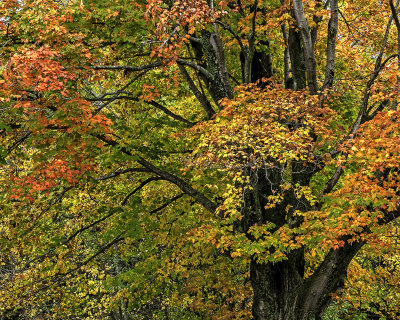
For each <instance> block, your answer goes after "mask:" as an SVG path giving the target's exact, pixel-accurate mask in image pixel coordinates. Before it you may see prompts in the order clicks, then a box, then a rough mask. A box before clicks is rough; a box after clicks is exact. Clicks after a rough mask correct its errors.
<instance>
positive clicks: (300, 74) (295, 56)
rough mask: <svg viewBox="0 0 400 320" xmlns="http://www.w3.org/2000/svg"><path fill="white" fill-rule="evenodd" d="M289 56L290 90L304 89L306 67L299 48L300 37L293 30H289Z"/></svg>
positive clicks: (305, 84) (301, 50)
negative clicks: (290, 70) (290, 71)
mask: <svg viewBox="0 0 400 320" xmlns="http://www.w3.org/2000/svg"><path fill="white" fill-rule="evenodd" d="M289 56H290V64H291V67H292V76H293V88H292V89H294V90H301V89H304V88H305V87H306V86H307V82H306V65H305V62H304V55H303V49H302V47H301V37H300V34H299V33H298V32H297V31H296V30H295V29H294V28H290V29H289Z"/></svg>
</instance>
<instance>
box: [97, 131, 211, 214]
mask: <svg viewBox="0 0 400 320" xmlns="http://www.w3.org/2000/svg"><path fill="white" fill-rule="evenodd" d="M96 137H97V138H98V139H99V140H101V141H103V142H105V143H106V144H108V145H110V146H119V144H118V142H117V141H115V140H111V139H109V138H107V137H106V136H104V135H96ZM120 150H121V152H123V153H125V154H126V155H129V156H133V154H132V153H131V152H130V151H129V150H127V149H126V148H124V147H120ZM138 163H139V164H140V165H142V166H143V167H145V168H147V169H149V170H150V171H152V172H154V173H155V174H157V175H159V176H160V177H161V178H163V179H164V180H167V181H169V182H171V183H173V184H175V185H176V186H177V187H179V188H180V189H181V190H182V191H183V192H184V193H186V194H187V195H189V196H191V197H192V198H193V199H194V200H196V201H197V202H198V203H200V204H201V205H202V206H203V207H204V208H205V209H207V210H208V211H210V212H215V210H216V209H217V208H218V205H217V204H215V203H214V202H212V201H211V200H210V199H208V198H207V197H206V196H205V195H204V194H202V193H201V192H200V191H198V190H196V189H194V188H193V187H192V186H191V185H189V184H188V183H187V182H185V181H184V180H182V179H181V178H179V177H177V176H175V175H174V174H172V173H169V172H167V171H164V170H162V169H161V168H158V167H157V166H155V165H153V164H151V163H150V162H148V161H147V160H145V159H143V158H142V157H139V160H138Z"/></svg>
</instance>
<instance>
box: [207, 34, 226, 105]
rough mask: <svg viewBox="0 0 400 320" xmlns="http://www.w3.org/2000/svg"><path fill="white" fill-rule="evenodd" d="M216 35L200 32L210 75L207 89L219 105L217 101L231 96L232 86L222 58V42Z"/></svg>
mask: <svg viewBox="0 0 400 320" xmlns="http://www.w3.org/2000/svg"><path fill="white" fill-rule="evenodd" d="M218 38H219V37H218V35H217V34H215V33H211V32H209V31H203V33H202V39H201V44H202V49H203V52H204V55H205V57H206V60H207V70H208V72H210V74H211V75H212V79H211V81H209V82H208V86H207V89H208V91H209V92H210V95H211V97H212V98H213V100H214V102H215V103H216V104H217V105H218V106H219V101H220V100H221V99H223V98H230V99H231V98H233V92H232V87H231V85H230V80H229V76H228V79H227V71H226V65H225V61H224V59H223V48H221V45H222V43H221V42H220V39H218Z"/></svg>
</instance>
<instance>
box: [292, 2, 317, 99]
mask: <svg viewBox="0 0 400 320" xmlns="http://www.w3.org/2000/svg"><path fill="white" fill-rule="evenodd" d="M293 12H294V17H295V19H296V22H297V25H298V28H299V30H300V35H301V40H302V45H303V53H304V60H305V66H306V75H307V84H308V88H309V90H310V93H311V94H316V93H317V91H318V84H317V64H316V61H315V56H314V47H313V41H312V37H311V32H310V27H309V25H308V23H307V19H306V17H305V16H304V10H303V2H302V0H293Z"/></svg>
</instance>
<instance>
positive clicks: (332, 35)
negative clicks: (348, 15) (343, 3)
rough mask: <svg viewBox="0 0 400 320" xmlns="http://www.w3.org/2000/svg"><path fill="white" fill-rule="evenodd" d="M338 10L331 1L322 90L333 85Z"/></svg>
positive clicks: (336, 2) (334, 1)
mask: <svg viewBox="0 0 400 320" xmlns="http://www.w3.org/2000/svg"><path fill="white" fill-rule="evenodd" d="M338 20H339V9H338V1H337V0H332V1H331V18H330V19H329V23H328V39H327V44H326V70H325V80H324V85H323V89H325V88H330V87H332V85H333V80H334V76H335V52H336V36H337V32H338Z"/></svg>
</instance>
